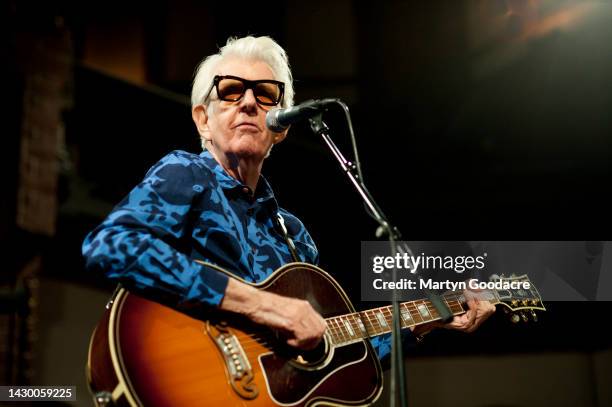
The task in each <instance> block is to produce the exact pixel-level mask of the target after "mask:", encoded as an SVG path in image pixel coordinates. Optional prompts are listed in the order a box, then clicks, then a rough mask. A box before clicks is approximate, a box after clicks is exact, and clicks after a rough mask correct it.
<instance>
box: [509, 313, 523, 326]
mask: <svg viewBox="0 0 612 407" xmlns="http://www.w3.org/2000/svg"><path fill="white" fill-rule="evenodd" d="M520 320H521V317H519V316H518V314H512V316H511V317H510V321H512V323H513V324H516V323H518V322H519V321H520Z"/></svg>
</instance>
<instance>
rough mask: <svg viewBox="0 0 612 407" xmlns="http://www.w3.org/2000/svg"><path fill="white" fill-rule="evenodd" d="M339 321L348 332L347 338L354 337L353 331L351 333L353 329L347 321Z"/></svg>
mask: <svg viewBox="0 0 612 407" xmlns="http://www.w3.org/2000/svg"><path fill="white" fill-rule="evenodd" d="M340 320H341V321H342V322H343V323H344V327H345V328H346V331H347V332H348V334H349V336H350V337H355V331H353V327H352V326H351V324H350V323H349V321H347V320H346V319H345V320H343V319H342V318H340Z"/></svg>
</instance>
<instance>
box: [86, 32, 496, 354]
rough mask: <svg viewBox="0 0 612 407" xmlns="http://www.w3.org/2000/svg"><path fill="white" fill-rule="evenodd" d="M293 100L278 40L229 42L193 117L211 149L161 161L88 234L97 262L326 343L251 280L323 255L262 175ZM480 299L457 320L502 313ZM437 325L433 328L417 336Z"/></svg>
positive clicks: (125, 278)
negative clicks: (272, 126)
mask: <svg viewBox="0 0 612 407" xmlns="http://www.w3.org/2000/svg"><path fill="white" fill-rule="evenodd" d="M292 104H293V85H292V77H291V71H290V69H289V65H288V61H287V56H286V54H285V51H284V50H283V49H282V48H281V47H280V46H279V45H278V44H277V43H276V42H274V41H273V40H272V39H270V38H269V37H258V38H255V37H244V38H240V39H230V40H228V42H227V44H226V45H225V46H224V47H222V48H221V49H220V52H219V54H215V55H212V56H210V57H208V58H206V59H205V60H204V61H202V63H201V64H200V66H199V67H198V69H197V71H196V75H195V79H194V84H193V89H192V117H193V121H194V123H195V125H196V128H197V130H198V133H199V134H200V137H201V140H202V145H203V147H204V149H205V151H204V152H203V153H201V154H200V155H195V154H191V153H187V152H182V151H175V152H172V153H170V154H168V155H167V156H166V157H164V158H162V159H161V160H160V161H159V162H158V163H157V164H155V165H154V166H153V167H152V168H151V169H150V170H149V172H148V173H147V174H146V176H145V178H144V180H143V181H142V182H141V183H140V184H139V185H138V186H136V187H135V188H134V189H133V190H132V191H131V192H130V194H129V195H128V196H127V197H126V198H125V199H124V200H123V201H122V202H121V203H120V204H119V205H118V206H117V207H116V208H115V209H114V210H113V211H112V213H111V214H110V215H109V216H108V218H107V219H106V220H105V221H104V222H103V223H102V224H101V225H100V226H99V227H97V228H96V229H95V230H94V231H93V232H91V233H90V234H89V235H88V236H87V238H86V239H85V242H84V244H83V253H84V255H85V257H86V260H87V267H88V268H89V269H92V270H101V271H104V272H105V273H106V274H107V276H108V277H109V278H111V279H114V280H117V281H119V282H121V283H122V284H123V285H124V286H126V287H127V288H129V289H133V290H137V291H139V292H151V294H152V295H155V296H163V297H165V298H170V300H171V301H173V302H174V303H175V304H176V305H177V306H178V307H187V306H193V305H196V306H205V307H206V306H207V307H218V308H220V309H223V310H227V311H232V312H236V313H239V314H243V315H246V316H247V317H248V318H250V319H251V320H253V321H255V322H257V323H259V324H263V325H267V326H269V327H271V328H275V329H277V330H280V331H281V332H283V333H284V334H285V337H286V340H287V343H288V344H289V345H292V346H295V347H298V348H301V349H310V348H313V347H315V346H316V345H317V343H318V342H319V341H320V340H321V338H322V336H323V334H324V332H325V329H326V323H325V320H324V319H323V318H322V317H321V315H319V314H318V313H317V312H316V311H315V310H314V309H313V307H312V306H311V305H310V304H309V303H308V302H307V301H304V300H300V299H295V298H288V297H283V296H280V295H276V294H273V293H268V292H264V291H259V290H257V289H255V288H253V287H252V286H250V285H248V284H246V282H258V281H262V280H264V279H265V278H266V277H268V276H269V275H270V274H271V273H272V272H273V271H274V270H276V269H277V268H279V267H281V266H282V265H283V264H286V263H289V262H292V261H294V260H296V259H297V260H300V261H303V262H308V263H315V264H316V263H317V260H318V252H317V249H316V246H315V244H314V242H313V241H312V238H311V237H310V235H309V234H308V232H307V231H306V229H305V227H304V225H303V224H302V223H301V222H300V220H299V219H297V218H296V217H295V216H293V215H292V214H290V213H289V212H287V211H285V210H283V209H281V208H280V207H279V206H278V204H277V202H276V200H275V198H274V194H273V192H272V189H271V187H270V185H269V184H268V182H267V181H266V180H265V178H264V177H263V176H262V175H261V170H262V166H263V163H264V160H265V158H266V157H267V156H268V155H269V154H270V150H271V149H272V146H273V145H274V144H277V143H279V142H281V141H282V140H284V139H285V137H286V136H287V131H284V132H282V133H274V132H271V131H270V130H268V129H267V128H266V125H265V118H266V113H267V112H268V111H269V110H270V109H271V108H273V107H276V106H280V107H289V106H291V105H292ZM283 225H286V229H287V231H288V237H289V238H290V239H291V240H292V241H293V244H292V245H291V244H290V243H289V242H288V239H286V236H285V235H284V232H283V228H284V226H283ZM292 246H294V249H292ZM292 252H293V253H292ZM195 259H198V260H202V261H205V262H207V263H212V264H216V265H218V266H220V267H222V268H224V269H226V270H228V271H230V272H232V273H234V274H235V275H236V277H237V278H236V279H234V278H229V277H228V276H226V275H225V274H223V273H220V272H218V271H216V270H214V269H211V268H208V267H206V266H204V265H202V264H200V263H198V262H195V261H194V260H195ZM241 280H242V281H241ZM469 305H470V310H469V311H468V312H467V313H466V314H464V315H462V316H459V317H455V320H454V321H453V322H451V323H450V324H448V325H447V326H446V327H448V328H453V329H459V330H463V331H468V332H469V331H472V330H474V329H476V327H477V326H478V325H479V324H480V323H482V321H484V320H485V319H486V318H487V317H488V316H489V315H491V313H492V312H493V310H494V307H493V306H492V305H491V304H489V303H488V302H480V303H478V302H475V301H472V302H470V303H469ZM434 326H435V325H433V324H430V325H428V326H421V327H419V328H418V329H419V332H416V334H422V333H423V332H426V331H428V330H430V329H431V328H432V327H434ZM373 344H374V346H375V348H376V349H377V351H378V354H379V357H384V356H385V355H386V354H388V353H389V336H385V337H382V338H381V337H378V338H376V339H374V340H373Z"/></svg>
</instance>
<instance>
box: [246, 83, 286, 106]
mask: <svg viewBox="0 0 612 407" xmlns="http://www.w3.org/2000/svg"><path fill="white" fill-rule="evenodd" d="M253 93H254V94H255V98H257V101H258V102H259V103H261V104H262V105H269V106H274V105H276V104H278V102H279V99H280V95H281V90H280V87H279V86H278V84H277V83H273V82H272V83H268V82H260V83H258V84H257V85H255V89H253Z"/></svg>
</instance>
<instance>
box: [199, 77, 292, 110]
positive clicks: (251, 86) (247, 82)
mask: <svg viewBox="0 0 612 407" xmlns="http://www.w3.org/2000/svg"><path fill="white" fill-rule="evenodd" d="M222 79H234V80H237V81H240V82H242V84H243V85H244V91H243V92H242V94H241V95H240V97H239V98H238V99H227V98H226V99H223V98H221V96H220V95H219V83H220V82H221V80H222ZM260 83H273V84H275V85H278V89H279V90H280V94H279V95H278V101H277V102H276V103H265V102H262V101H261V100H259V99H258V98H257V95H255V86H257V85H258V84H260ZM213 88H215V89H216V90H217V97H218V98H219V100H223V101H225V102H238V101H239V100H240V99H242V98H243V97H244V94H245V93H246V91H247V90H249V89H251V90H252V91H253V96H255V100H256V101H257V103H259V104H260V105H264V106H278V104H279V103H281V102H282V100H283V96H285V84H284V83H283V82H281V81H276V80H274V79H258V80H256V81H251V80H248V79H244V78H241V77H239V76H234V75H215V77H214V78H213V81H212V83H211V84H210V88H208V92H206V97H205V98H204V101H205V102H206V101H207V100H208V98H209V96H210V93H211V92H212V90H213Z"/></svg>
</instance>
